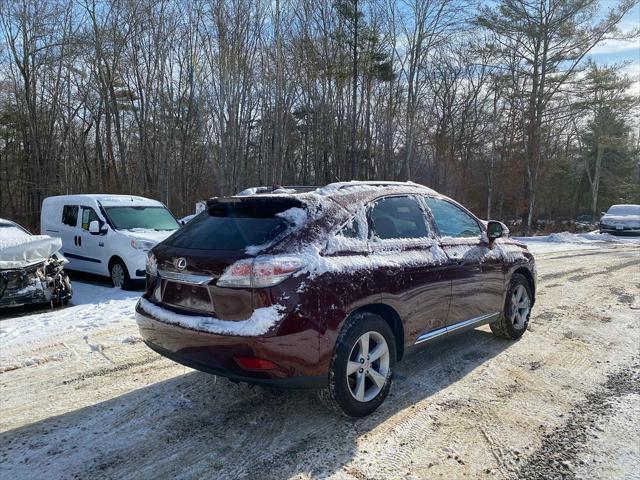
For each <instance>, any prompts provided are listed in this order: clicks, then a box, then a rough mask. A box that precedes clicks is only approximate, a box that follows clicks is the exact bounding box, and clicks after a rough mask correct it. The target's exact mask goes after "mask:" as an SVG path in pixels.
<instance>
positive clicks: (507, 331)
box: [489, 273, 533, 340]
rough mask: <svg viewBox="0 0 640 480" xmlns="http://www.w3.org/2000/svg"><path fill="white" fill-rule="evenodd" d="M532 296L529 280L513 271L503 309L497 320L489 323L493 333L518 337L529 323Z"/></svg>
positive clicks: (513, 337) (504, 336) (511, 337)
mask: <svg viewBox="0 0 640 480" xmlns="http://www.w3.org/2000/svg"><path fill="white" fill-rule="evenodd" d="M532 298H533V295H532V292H531V285H530V284H529V280H527V278H526V277H525V276H524V275H521V274H520V273H514V274H513V277H511V283H509V290H508V291H507V298H506V300H505V302H504V311H503V312H502V315H501V316H500V319H499V320H497V321H495V322H493V323H490V324H489V327H491V331H492V332H493V334H494V335H496V336H497V337H502V338H507V339H510V340H516V339H518V338H520V337H521V336H522V335H523V334H524V332H525V331H526V330H527V325H529V316H530V315H531V303H532Z"/></svg>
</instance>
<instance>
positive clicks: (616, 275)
mask: <svg viewBox="0 0 640 480" xmlns="http://www.w3.org/2000/svg"><path fill="white" fill-rule="evenodd" d="M538 278H539V291H538V299H537V304H536V306H535V308H534V314H533V316H532V320H531V324H530V331H529V332H527V333H526V334H525V336H524V337H523V338H522V339H521V340H520V341H518V342H509V341H506V340H500V339H497V338H495V337H493V336H492V335H491V333H490V332H489V329H488V327H483V328H480V329H478V330H474V331H471V332H468V333H465V334H463V335H461V336H458V337H457V338H453V339H450V340H447V341H443V342H441V343H439V344H436V345H433V346H429V347H427V349H425V350H423V351H421V352H418V353H416V354H415V355H412V356H410V357H408V358H406V359H405V360H403V362H401V363H400V364H399V367H398V370H397V376H396V380H395V384H394V386H393V388H392V389H391V394H390V396H389V397H388V399H387V401H386V402H385V403H384V405H383V406H382V407H381V408H380V409H379V410H378V411H377V412H376V413H375V414H373V415H372V416H370V417H368V418H366V419H362V420H357V421H356V420H351V419H344V418H337V417H335V416H333V415H332V414H330V413H328V412H326V411H325V410H324V409H323V407H322V406H321V405H320V404H319V403H318V402H317V401H316V400H315V397H314V396H313V395H312V394H310V393H306V392H286V393H277V392H269V391H265V390H263V389H260V388H251V387H247V386H243V385H236V384H233V383H231V382H229V381H227V380H225V379H221V378H218V379H216V378H215V377H213V376H210V375H207V374H204V373H200V372H196V371H193V370H191V369H188V368H185V367H182V366H179V365H177V364H174V363H172V362H171V361H169V360H166V359H164V358H161V357H159V356H158V355H156V354H155V353H154V352H152V351H150V350H149V349H148V348H147V347H145V345H144V344H142V343H141V342H140V338H139V337H138V332H137V329H136V328H135V323H134V322H133V320H132V319H131V318H129V317H128V316H126V315H125V316H123V317H122V319H119V320H118V321H113V322H104V325H102V324H97V325H94V328H91V329H88V330H87V331H86V333H83V331H82V330H81V329H79V328H73V329H69V330H62V329H58V330H56V329H53V330H51V331H52V332H55V334H51V335H44V334H43V335H41V336H35V337H34V339H33V341H29V342H26V343H21V344H19V345H16V346H10V347H6V346H4V347H0V349H1V352H0V357H1V358H2V359H3V369H2V370H4V371H3V372H2V373H0V412H1V415H0V473H1V476H2V478H6V479H22V478H25V479H26V478H29V479H36V478H43V479H44V478H46V479H52V478H83V479H84V478H125V479H143V478H259V479H270V478H274V479H276V478H277V479H279V478H297V479H305V478H326V477H331V478H336V479H357V480H362V479H383V478H385V479H386V478H409V479H411V478H416V479H420V478H434V477H442V478H462V477H468V478H491V479H500V478H514V479H515V478H518V479H524V478H625V479H627V478H638V479H640V433H639V431H638V428H637V425H639V424H640V379H639V372H640V368H639V365H640V249H639V248H638V247H618V248H600V249H598V250H581V251H578V252H561V253H552V254H546V255H540V256H538ZM132 301H133V300H132ZM113 305H114V306H113V308H114V309H115V308H116V307H117V304H115V303H114V304H113ZM127 308H128V307H127ZM114 312H115V310H114ZM114 315H115V313H114ZM29 318H30V317H29ZM51 321H55V317H52V320H51ZM69 321H73V319H69ZM1 327H2V320H0V328H1ZM43 328H44V327H43Z"/></svg>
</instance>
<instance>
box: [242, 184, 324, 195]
mask: <svg viewBox="0 0 640 480" xmlns="http://www.w3.org/2000/svg"><path fill="white" fill-rule="evenodd" d="M318 188H320V187H318V186H317V185H272V186H270V187H269V186H265V185H262V186H259V187H251V188H245V189H244V190H242V191H241V192H238V193H236V196H245V195H255V194H258V193H303V192H312V191H314V190H317V189H318Z"/></svg>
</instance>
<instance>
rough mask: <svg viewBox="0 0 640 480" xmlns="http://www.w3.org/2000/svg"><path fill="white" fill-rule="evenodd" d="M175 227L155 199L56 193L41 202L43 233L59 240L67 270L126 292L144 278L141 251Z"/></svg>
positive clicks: (143, 261)
mask: <svg viewBox="0 0 640 480" xmlns="http://www.w3.org/2000/svg"><path fill="white" fill-rule="evenodd" d="M179 227H180V225H179V224H178V222H177V221H176V219H175V218H174V217H173V215H172V214H171V213H170V212H169V210H167V208H166V207H165V206H164V205H163V204H162V203H160V202H158V201H156V200H150V199H148V198H144V197H136V196H131V195H102V194H96V195H61V196H57V197H48V198H45V199H44V201H43V202H42V212H41V215H40V231H41V233H42V234H43V235H50V236H52V237H60V238H61V239H62V250H61V252H62V254H63V255H64V256H65V257H66V258H67V260H69V263H68V265H67V266H66V267H65V268H67V269H69V270H79V271H82V272H89V273H96V274H98V275H105V276H109V277H110V278H111V282H112V283H113V285H114V286H115V287H121V288H129V287H131V286H132V281H133V280H136V279H143V278H144V277H145V265H146V256H147V252H148V251H149V250H150V249H151V248H152V247H153V246H154V245H155V244H156V243H158V242H161V241H162V240H164V239H165V238H167V237H168V236H169V235H171V234H172V233H173V232H174V231H175V230H177V229H178V228H179Z"/></svg>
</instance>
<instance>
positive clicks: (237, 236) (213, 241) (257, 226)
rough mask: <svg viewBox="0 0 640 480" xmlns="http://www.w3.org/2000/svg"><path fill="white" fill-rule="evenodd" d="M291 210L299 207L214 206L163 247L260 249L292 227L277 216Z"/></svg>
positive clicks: (275, 205)
mask: <svg viewBox="0 0 640 480" xmlns="http://www.w3.org/2000/svg"><path fill="white" fill-rule="evenodd" d="M296 203H298V202H296ZM294 206H299V204H298V205H287V204H286V203H284V202H282V203H281V202H276V203H275V204H271V203H268V202H249V201H247V202H239V203H232V204H225V203H220V204H215V205H213V206H210V207H209V208H208V210H205V211H204V212H202V213H200V214H199V215H197V216H196V217H195V218H194V219H193V220H191V221H190V222H189V223H187V224H186V225H185V226H184V227H182V228H181V229H180V230H178V231H177V232H176V233H174V234H173V235H171V236H170V237H169V238H168V239H167V240H165V241H164V242H163V243H164V244H166V245H170V246H172V247H179V248H191V249H202V250H244V249H245V248H247V247H249V246H253V245H256V246H257V245H264V244H266V243H269V242H271V241H273V240H275V239H276V238H277V237H278V236H279V235H281V234H283V233H284V232H286V231H287V229H288V228H289V227H290V226H291V225H292V224H291V223H290V222H289V221H287V220H285V219H284V218H282V217H280V216H278V214H279V213H282V212H284V211H285V210H288V209H289V208H291V207H294Z"/></svg>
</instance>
